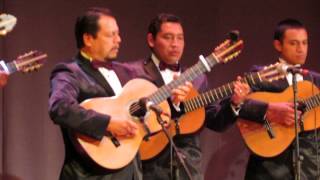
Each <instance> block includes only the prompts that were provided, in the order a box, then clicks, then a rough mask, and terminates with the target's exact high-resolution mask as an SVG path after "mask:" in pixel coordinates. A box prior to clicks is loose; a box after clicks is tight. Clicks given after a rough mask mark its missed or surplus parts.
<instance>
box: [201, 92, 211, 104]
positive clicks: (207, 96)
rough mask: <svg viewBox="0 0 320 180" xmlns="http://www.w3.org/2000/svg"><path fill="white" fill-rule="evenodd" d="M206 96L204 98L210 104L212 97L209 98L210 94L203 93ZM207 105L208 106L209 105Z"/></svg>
mask: <svg viewBox="0 0 320 180" xmlns="http://www.w3.org/2000/svg"><path fill="white" fill-rule="evenodd" d="M203 94H204V96H206V98H208V104H210V103H211V100H210V96H209V94H208V93H203ZM208 104H207V105H208Z"/></svg>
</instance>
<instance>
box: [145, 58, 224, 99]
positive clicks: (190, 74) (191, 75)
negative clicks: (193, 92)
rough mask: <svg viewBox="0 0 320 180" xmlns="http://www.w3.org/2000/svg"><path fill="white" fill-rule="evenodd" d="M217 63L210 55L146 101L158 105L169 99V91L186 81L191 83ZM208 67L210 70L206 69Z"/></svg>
mask: <svg viewBox="0 0 320 180" xmlns="http://www.w3.org/2000/svg"><path fill="white" fill-rule="evenodd" d="M218 62H219V61H218V60H217V59H216V57H215V56H214V54H211V55H209V56H207V57H206V58H205V62H204V61H203V60H202V61H198V63H197V64H195V65H193V66H192V67H190V68H188V69H187V70H186V71H185V72H184V73H182V74H181V75H180V76H179V78H178V79H177V80H174V81H171V82H170V83H169V84H167V85H165V86H162V87H161V88H159V89H158V91H156V92H155V93H153V94H151V95H150V96H149V97H148V99H149V100H151V101H152V102H153V103H154V104H159V103H161V102H162V101H164V100H166V99H167V98H169V97H170V95H171V91H172V90H173V89H174V88H177V87H178V86H180V85H183V84H184V83H185V82H186V81H192V80H194V79H195V78H197V77H198V76H199V75H201V74H203V73H205V72H207V71H210V68H211V67H213V66H214V65H215V64H217V63H218ZM208 66H209V67H210V68H208Z"/></svg>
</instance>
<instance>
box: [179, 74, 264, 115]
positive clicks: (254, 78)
mask: <svg viewBox="0 0 320 180" xmlns="http://www.w3.org/2000/svg"><path fill="white" fill-rule="evenodd" d="M241 81H242V82H243V83H247V84H249V85H255V84H257V83H258V82H262V79H261V78H260V74H259V72H255V73H249V74H248V75H246V76H244V78H243V79H242V80H241ZM234 83H235V81H233V82H230V83H227V84H225V85H223V86H220V87H218V88H215V89H212V90H209V91H206V92H204V93H202V94H200V95H198V96H196V97H193V98H191V99H189V100H187V101H185V102H184V107H185V111H186V112H191V111H194V110H196V109H199V108H201V107H205V106H207V105H208V104H210V103H214V102H217V101H219V100H221V99H223V98H225V97H228V96H230V95H232V94H233V89H234Z"/></svg>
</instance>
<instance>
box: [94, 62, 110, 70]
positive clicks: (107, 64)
mask: <svg viewBox="0 0 320 180" xmlns="http://www.w3.org/2000/svg"><path fill="white" fill-rule="evenodd" d="M91 64H92V66H93V67H94V68H95V69H99V68H101V67H104V68H107V69H110V70H111V69H113V65H112V62H111V61H97V60H93V61H92V62H91Z"/></svg>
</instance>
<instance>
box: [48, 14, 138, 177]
mask: <svg viewBox="0 0 320 180" xmlns="http://www.w3.org/2000/svg"><path fill="white" fill-rule="evenodd" d="M75 36H76V41H77V47H78V49H79V52H78V54H77V55H76V56H75V57H74V58H73V59H71V62H68V63H61V64H58V65H57V66H56V67H55V68H54V70H53V71H52V74H51V79H50V80H51V91H50V98H49V113H50V117H51V119H52V120H53V121H54V123H56V124H58V125H60V127H61V130H62V133H63V138H64V143H65V161H64V165H63V167H62V170H61V174H60V179H67V180H70V179H104V180H119V179H120V180H121V179H123V180H132V179H141V178H139V177H140V176H139V174H140V168H139V166H138V165H139V161H138V158H135V159H134V160H133V161H132V162H131V163H129V164H128V165H127V166H126V167H124V168H122V169H119V170H114V171H111V170H106V169H103V168H101V167H98V166H97V165H95V164H93V163H92V162H91V161H90V160H88V159H85V158H83V157H82V156H80V154H79V153H78V152H77V150H76V149H75V147H74V146H73V144H72V142H71V139H70V137H69V133H70V132H77V133H81V134H84V135H86V136H89V137H91V138H94V139H97V140H100V139H101V138H102V137H103V136H104V135H105V134H106V132H107V131H108V132H111V133H112V134H113V135H114V136H116V137H119V136H120V137H121V136H125V137H132V136H134V135H135V133H136V130H137V128H138V127H137V124H136V123H135V122H133V121H132V120H130V119H128V118H125V117H122V118H118V117H112V116H109V115H106V114H101V113H98V112H95V111H92V110H86V109H84V108H82V107H81V106H80V105H79V103H81V102H82V101H84V100H86V99H89V98H94V97H108V96H114V95H116V94H118V93H119V92H120V91H121V88H122V86H123V85H124V84H125V83H126V81H128V80H129V79H131V75H130V71H129V69H127V68H125V67H123V66H122V65H121V64H120V63H116V62H111V61H112V60H113V59H115V58H116V57H117V54H118V50H119V47H120V42H121V38H120V35H119V28H118V25H117V22H116V19H115V17H114V16H113V15H112V14H111V12H110V11H109V10H108V9H104V8H90V9H89V10H88V11H87V12H85V14H84V15H82V16H80V17H78V19H77V22H76V24H75ZM105 62H110V63H105ZM106 108H107V107H106Z"/></svg>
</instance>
